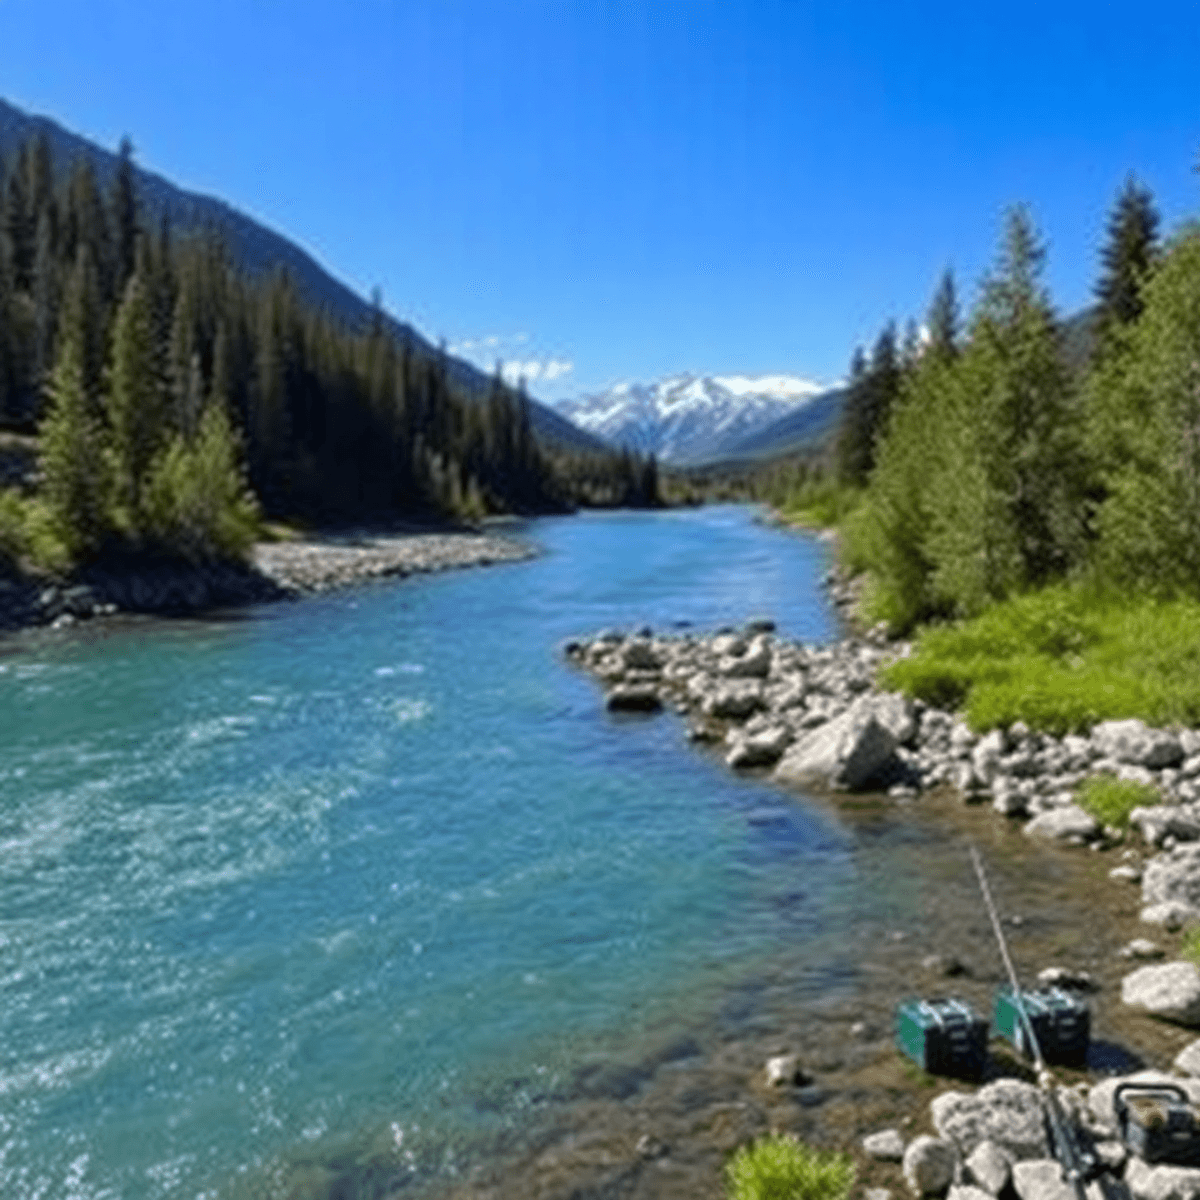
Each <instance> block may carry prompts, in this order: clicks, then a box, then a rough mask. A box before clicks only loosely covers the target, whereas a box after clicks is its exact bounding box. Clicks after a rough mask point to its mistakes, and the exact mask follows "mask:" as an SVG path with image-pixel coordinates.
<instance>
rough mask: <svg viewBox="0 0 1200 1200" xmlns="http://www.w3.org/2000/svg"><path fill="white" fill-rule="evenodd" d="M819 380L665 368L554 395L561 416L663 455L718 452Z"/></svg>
mask: <svg viewBox="0 0 1200 1200" xmlns="http://www.w3.org/2000/svg"><path fill="white" fill-rule="evenodd" d="M826 390H827V389H826V386H825V385H823V384H819V383H814V382H813V381H812V380H811V379H803V378H801V377H800V376H797V375H705V376H696V375H690V374H685V375H672V376H670V377H668V378H666V379H660V380H658V381H657V382H655V383H649V384H643V383H631V382H624V383H619V384H617V385H616V386H614V387H611V388H609V389H608V390H607V391H605V392H601V393H599V394H597V395H594V396H584V397H581V398H580V399H577V400H560V401H559V402H558V403H557V404H556V405H555V406H554V407H555V408H557V409H558V411H559V412H560V413H562V415H563V416H564V417H566V418H567V419H568V420H570V421H573V422H574V423H575V424H576V425H578V426H580V427H581V428H582V429H586V430H587V431H588V432H589V433H594V434H596V435H597V436H599V437H602V438H604V439H605V440H606V441H608V442H611V443H613V444H614V445H617V446H628V447H629V448H630V449H631V450H637V451H639V452H641V453H642V454H649V453H654V454H656V455H657V456H658V457H659V458H660V459H661V460H662V461H664V462H673V463H695V462H705V461H708V460H712V459H717V458H720V457H721V455H722V453H723V451H724V449H725V448H727V447H730V446H732V445H733V444H734V443H736V442H740V441H742V440H744V439H745V438H746V437H749V436H750V435H752V434H754V433H756V432H758V430H760V429H763V428H765V427H766V426H768V425H770V424H772V423H773V422H774V421H777V420H779V418H780V417H783V416H785V415H786V414H788V413H790V412H793V411H795V410H796V409H798V408H800V407H803V406H804V405H805V404H807V403H808V402H809V401H810V400H811V399H813V398H814V397H815V396H818V395H820V394H822V393H823V392H825V391H826Z"/></svg>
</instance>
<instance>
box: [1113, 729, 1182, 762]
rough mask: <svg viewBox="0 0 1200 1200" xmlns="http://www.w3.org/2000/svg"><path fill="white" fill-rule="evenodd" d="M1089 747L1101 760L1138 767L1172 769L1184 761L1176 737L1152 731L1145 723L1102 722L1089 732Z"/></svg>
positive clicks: (1160, 730) (1162, 730) (1155, 730)
mask: <svg viewBox="0 0 1200 1200" xmlns="http://www.w3.org/2000/svg"><path fill="white" fill-rule="evenodd" d="M1092 744H1093V745H1094V746H1095V747H1096V749H1097V750H1099V752H1100V755H1101V757H1102V758H1111V759H1113V760H1115V761H1116V762H1123V763H1133V764H1134V765H1135V766H1139V767H1149V768H1150V769H1152V770H1153V769H1156V768H1158V767H1175V766H1178V765H1179V764H1180V763H1181V762H1182V761H1183V746H1182V745H1181V744H1180V741H1179V735H1178V734H1175V733H1169V732H1168V731H1167V730H1165V729H1151V728H1149V727H1148V726H1147V725H1146V723H1145V722H1144V721H1137V720H1129V721H1101V722H1100V724H1099V725H1097V726H1096V727H1095V728H1094V729H1093V730H1092Z"/></svg>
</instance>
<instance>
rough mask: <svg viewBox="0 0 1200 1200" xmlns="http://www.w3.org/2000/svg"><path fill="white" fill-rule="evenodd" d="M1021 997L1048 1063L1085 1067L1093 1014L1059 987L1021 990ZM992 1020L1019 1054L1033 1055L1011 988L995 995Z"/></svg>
mask: <svg viewBox="0 0 1200 1200" xmlns="http://www.w3.org/2000/svg"><path fill="white" fill-rule="evenodd" d="M1020 995H1021V1005H1022V1007H1023V1008H1024V1009H1025V1014H1026V1016H1028V1017H1029V1022H1030V1024H1031V1025H1032V1026H1033V1032H1034V1036H1035V1037H1036V1038H1037V1041H1038V1046H1039V1047H1040V1048H1041V1051H1042V1057H1043V1058H1044V1059H1045V1060H1046V1061H1047V1062H1048V1063H1056V1064H1059V1065H1061V1066H1070V1067H1081V1066H1083V1064H1084V1062H1085V1061H1086V1059H1087V1052H1088V1042H1089V1041H1090V1040H1091V1036H1092V1014H1091V1011H1090V1010H1089V1009H1088V1006H1087V1005H1086V1004H1085V1003H1084V1002H1083V1001H1082V1000H1080V999H1079V998H1078V997H1077V996H1073V995H1072V994H1071V993H1070V992H1066V991H1063V989H1062V988H1057V987H1048V988H1039V989H1037V990H1034V991H1029V992H1026V991H1022V992H1021V993H1020ZM993 1020H994V1022H995V1025H996V1030H997V1032H999V1034H1000V1035H1001V1036H1002V1037H1005V1038H1007V1039H1008V1040H1009V1041H1010V1042H1012V1044H1013V1045H1014V1046H1015V1047H1016V1049H1017V1052H1018V1053H1019V1054H1024V1055H1027V1056H1032V1053H1033V1048H1032V1047H1031V1046H1029V1045H1028V1044H1027V1043H1028V1041H1029V1036H1028V1034H1027V1033H1026V1030H1025V1023H1024V1021H1022V1020H1021V1014H1020V1012H1019V1011H1018V1010H1017V1001H1016V999H1015V997H1014V995H1013V993H1012V991H1011V989H1008V988H1002V989H1001V990H1000V991H999V992H997V993H996V1008H995V1015H994V1018H993Z"/></svg>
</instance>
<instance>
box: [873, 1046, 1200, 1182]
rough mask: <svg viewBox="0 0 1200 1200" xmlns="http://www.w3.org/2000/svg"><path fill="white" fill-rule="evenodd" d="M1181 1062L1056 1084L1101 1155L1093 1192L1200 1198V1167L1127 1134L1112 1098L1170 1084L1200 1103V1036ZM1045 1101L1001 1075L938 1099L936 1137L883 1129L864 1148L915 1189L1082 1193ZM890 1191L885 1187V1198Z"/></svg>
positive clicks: (1068, 1114) (1080, 1132) (1062, 1104)
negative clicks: (1143, 1153) (1149, 1153)
mask: <svg viewBox="0 0 1200 1200" xmlns="http://www.w3.org/2000/svg"><path fill="white" fill-rule="evenodd" d="M1175 1067H1176V1070H1177V1071H1178V1074H1174V1075H1172V1074H1167V1073H1165V1072H1162V1071H1139V1072H1138V1073H1137V1074H1135V1075H1128V1076H1121V1077H1113V1078H1108V1079H1104V1080H1101V1081H1100V1082H1099V1083H1096V1084H1094V1085H1093V1086H1091V1087H1088V1085H1087V1084H1078V1085H1076V1086H1074V1087H1062V1086H1059V1087H1056V1089H1055V1092H1056V1097H1057V1101H1058V1108H1059V1112H1060V1114H1061V1115H1062V1117H1063V1119H1064V1120H1065V1121H1067V1122H1069V1123H1070V1125H1071V1126H1073V1128H1074V1132H1075V1135H1076V1138H1077V1141H1078V1143H1079V1144H1080V1145H1083V1146H1086V1147H1089V1148H1090V1150H1091V1152H1092V1154H1093V1155H1094V1156H1095V1158H1096V1160H1097V1167H1098V1172H1099V1173H1098V1175H1097V1177H1096V1178H1094V1179H1093V1180H1092V1181H1091V1182H1090V1183H1089V1184H1088V1185H1087V1192H1088V1195H1089V1196H1094V1197H1096V1200H1103V1198H1104V1197H1110V1198H1111V1197H1118V1196H1130V1197H1132V1200H1169V1198H1170V1200H1190V1198H1193V1197H1197V1196H1200V1169H1196V1168H1195V1167H1189V1166H1179V1165H1174V1164H1164V1163H1148V1162H1146V1161H1145V1160H1144V1159H1142V1158H1141V1157H1140V1156H1139V1155H1138V1154H1137V1153H1134V1152H1132V1151H1130V1150H1129V1149H1128V1147H1127V1146H1126V1145H1125V1143H1124V1142H1122V1140H1121V1138H1120V1133H1119V1129H1118V1124H1117V1114H1116V1110H1115V1104H1114V1102H1115V1096H1116V1091H1117V1088H1118V1086H1119V1085H1121V1084H1123V1083H1130V1082H1133V1083H1140V1084H1149V1085H1157V1084H1172V1085H1175V1086H1177V1087H1179V1088H1180V1089H1181V1090H1182V1091H1183V1093H1184V1094H1185V1095H1186V1096H1187V1098H1188V1100H1189V1101H1190V1102H1191V1103H1192V1104H1193V1105H1195V1104H1197V1103H1200V1077H1198V1076H1200V1042H1194V1043H1192V1045H1190V1046H1189V1047H1188V1048H1187V1049H1185V1050H1184V1051H1182V1052H1181V1053H1180V1055H1179V1056H1178V1058H1176V1060H1175ZM1045 1104H1046V1099H1045V1097H1044V1095H1043V1093H1042V1092H1041V1091H1040V1089H1039V1088H1037V1087H1034V1085H1033V1084H1030V1083H1025V1082H1022V1081H1021V1080H1017V1079H999V1080H997V1081H995V1082H994V1083H989V1084H987V1085H986V1086H984V1087H982V1088H980V1089H979V1090H978V1091H975V1092H961V1091H947V1092H943V1093H942V1094H941V1095H939V1096H937V1097H935V1099H934V1100H933V1101H932V1103H931V1104H930V1116H931V1118H932V1123H933V1127H934V1130H935V1131H936V1136H933V1135H929V1134H922V1135H921V1136H919V1137H916V1138H913V1139H912V1140H911V1141H909V1142H907V1143H906V1142H905V1140H904V1138H903V1136H902V1135H901V1133H900V1131H899V1130H897V1129H885V1130H881V1131H880V1132H878V1133H874V1134H871V1135H870V1136H869V1137H867V1138H865V1139H864V1140H863V1149H864V1150H865V1151H866V1153H867V1154H869V1155H870V1156H871V1157H873V1158H876V1159H879V1160H881V1161H891V1162H897V1163H900V1164H902V1171H903V1175H904V1179H905V1182H906V1183H907V1185H908V1187H909V1189H910V1190H911V1191H912V1192H913V1193H914V1194H915V1195H917V1196H945V1197H946V1200H988V1198H989V1197H993V1196H1000V1195H1002V1194H1010V1189H1011V1192H1015V1193H1016V1195H1017V1196H1018V1197H1020V1200H1074V1192H1073V1189H1072V1188H1071V1186H1070V1185H1069V1184H1068V1183H1067V1182H1066V1181H1065V1180H1064V1178H1063V1170H1062V1167H1061V1164H1060V1163H1059V1162H1058V1160H1057V1159H1055V1158H1054V1157H1053V1153H1052V1152H1053V1147H1052V1146H1051V1144H1050V1141H1049V1138H1048V1133H1047V1122H1046V1120H1045V1116H1044V1112H1045ZM886 1195H887V1193H886V1191H885V1190H882V1189H881V1195H880V1196H879V1197H878V1198H877V1200H884V1198H885V1197H886Z"/></svg>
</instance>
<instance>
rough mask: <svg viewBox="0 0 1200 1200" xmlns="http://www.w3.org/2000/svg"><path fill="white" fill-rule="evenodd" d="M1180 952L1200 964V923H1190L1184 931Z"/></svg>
mask: <svg viewBox="0 0 1200 1200" xmlns="http://www.w3.org/2000/svg"><path fill="white" fill-rule="evenodd" d="M1179 953H1180V954H1181V955H1183V957H1184V958H1186V959H1189V960H1190V961H1191V962H1194V963H1196V964H1197V965H1200V925H1189V926H1188V927H1187V928H1186V929H1185V930H1184V931H1183V939H1182V941H1181V942H1180V946H1179Z"/></svg>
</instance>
